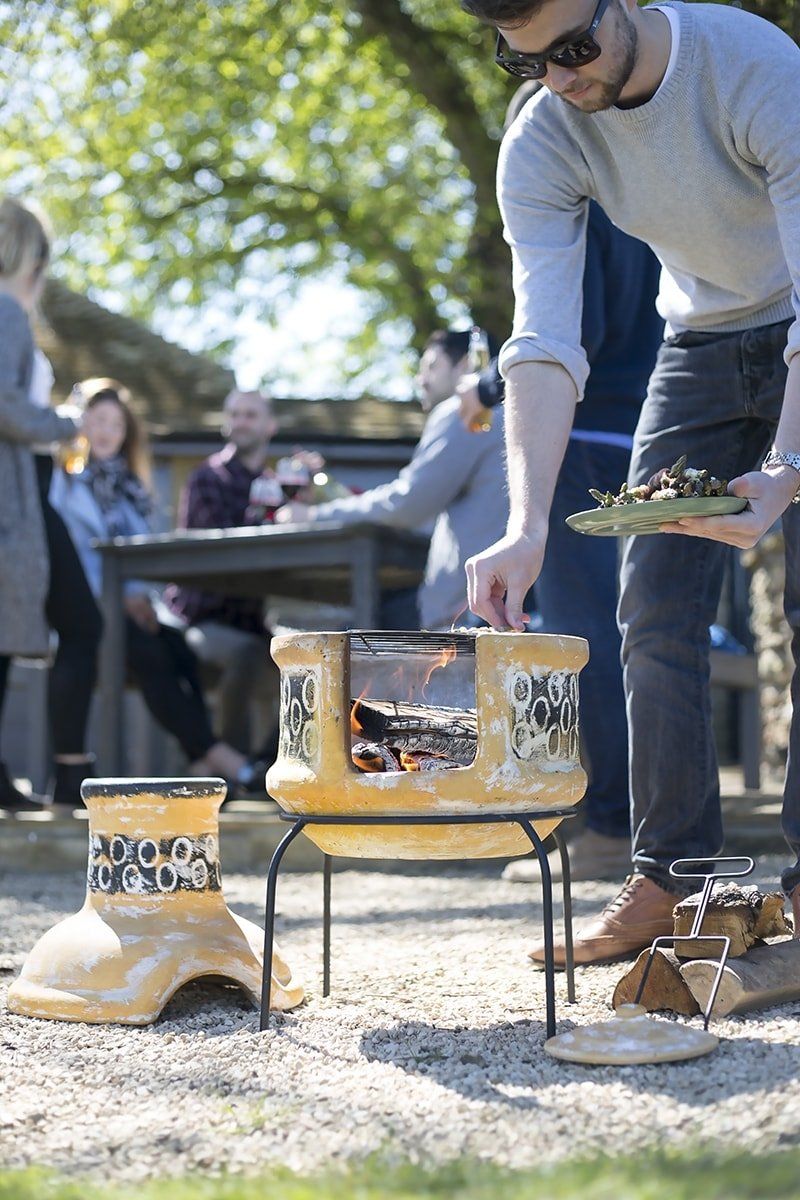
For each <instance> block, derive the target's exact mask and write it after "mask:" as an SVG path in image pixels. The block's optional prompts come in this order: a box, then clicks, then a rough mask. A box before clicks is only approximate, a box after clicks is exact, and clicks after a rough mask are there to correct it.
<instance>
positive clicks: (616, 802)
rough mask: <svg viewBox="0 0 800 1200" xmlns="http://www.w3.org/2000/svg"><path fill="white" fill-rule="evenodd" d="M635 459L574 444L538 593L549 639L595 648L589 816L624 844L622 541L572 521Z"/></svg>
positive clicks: (585, 713)
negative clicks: (572, 638)
mask: <svg viewBox="0 0 800 1200" xmlns="http://www.w3.org/2000/svg"><path fill="white" fill-rule="evenodd" d="M578 417H580V408H579V409H578ZM629 461H630V453H629V451H628V450H626V449H623V448H622V447H619V446H614V445H604V444H599V443H595V442H586V441H578V440H575V439H570V441H569V444H568V446H567V452H566V455H565V457H564V462H563V465H562V467H561V471H560V473H559V476H558V482H557V483H556V488H555V493H554V495H553V506H552V509H551V512H550V525H549V530H548V535H547V549H546V552H545V557H544V566H543V568H542V571H541V574H540V575H539V578H538V579H537V580H536V583H535V585H534V588H533V593H534V603H535V607H536V609H537V611H538V612H539V615H540V616H541V619H542V626H541V629H542V632H543V633H569V634H575V635H576V636H577V637H584V638H586V639H587V640H588V642H589V662H588V664H587V665H586V666H585V667H584V669H583V671H582V672H581V674H580V722H581V742H582V744H583V747H584V749H585V751H586V754H587V757H588V759H589V762H588V771H589V785H588V787H587V790H586V799H585V801H584V812H585V814H586V825H587V827H588V828H590V829H593V830H594V831H595V832H596V833H602V834H605V835H606V836H608V837H619V838H630V832H631V830H630V804H629V799H628V727H627V721H626V717H625V695H624V691H623V686H622V667H621V664H620V636H619V630H618V627H617V618H616V611H617V595H618V578H619V561H618V555H619V543H618V542H617V539H616V538H606V537H586V536H585V535H584V534H580V533H575V532H574V530H572V529H570V528H569V526H568V525H566V524H565V518H566V517H567V516H569V514H570V513H574V512H581V511H583V510H585V509H587V508H593V507H594V504H595V502H594V500H592V498H591V496H590V495H589V492H588V489H589V488H590V487H594V488H599V489H600V490H601V491H607V490H610V491H612V492H617V491H619V488H620V485H621V484H622V481H623V480H624V479H626V478H627V474H628V465H629ZM526 611H529V609H527V608H526Z"/></svg>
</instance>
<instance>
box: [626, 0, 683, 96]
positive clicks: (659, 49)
mask: <svg viewBox="0 0 800 1200" xmlns="http://www.w3.org/2000/svg"><path fill="white" fill-rule="evenodd" d="M633 19H634V20H635V21H636V31H637V34H638V37H639V53H638V55H637V60H636V66H635V68H634V70H633V74H632V75H631V77H630V79H629V80H628V82H627V83H626V85H625V87H624V88H623V90H622V94H621V96H620V98H619V100H618V101H617V107H618V108H637V107H638V106H639V105H640V104H646V103H647V101H648V100H652V98H653V96H655V94H656V92H657V91H658V89H659V87H660V86H661V81H662V80H663V78H664V75H665V74H666V70H667V65H668V63H669V55H670V50H671V49H672V30H671V27H670V23H669V18H668V17H667V16H666V15H665V14H664V13H663V12H658V11H657V10H652V11H648V9H646V8H642V9H636V10H635V12H634V14H633Z"/></svg>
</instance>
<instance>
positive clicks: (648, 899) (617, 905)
mask: <svg viewBox="0 0 800 1200" xmlns="http://www.w3.org/2000/svg"><path fill="white" fill-rule="evenodd" d="M796 890H797V889H796ZM677 902H678V897H677V896H673V895H671V893H670V892H665V891H664V889H663V888H661V887H659V886H658V884H657V883H654V882H653V880H652V879H648V878H647V876H646V875H636V874H634V875H629V876H628V878H627V879H626V880H625V882H624V884H623V885H622V887H621V888H620V890H619V892H618V893H617V895H616V896H615V897H614V899H613V900H612V901H611V902H610V904H607V905H606V906H605V908H604V909H603V911H602V912H601V913H600V915H599V916H597V917H594V918H593V919H592V920H591V921H589V923H588V924H587V925H584V926H583V927H582V928H581V929H579V930H578V931H577V932H576V934H575V943H574V944H575V965H576V966H581V967H585V966H589V965H590V964H591V963H606V962H616V961H617V960H618V959H620V958H628V956H629V955H631V954H634V953H638V952H639V951H640V950H643V949H644V948H645V947H646V946H649V945H650V943H651V942H652V940H653V938H656V937H664V936H668V935H669V934H671V933H672V931H673V925H674V922H673V918H672V910H673V908H674V907H675V905H676V904H677ZM799 903H800V901H799ZM554 955H555V964H556V966H557V967H559V968H561V969H563V967H564V965H565V960H566V952H565V949H564V941H563V939H559V940H557V941H556V943H555V948H554ZM528 957H529V958H530V959H531V961H532V962H534V963H536V965H537V966H543V965H544V943H543V942H538V943H537V944H536V945H535V946H534V948H533V949H532V950H531V951H530V953H529V955H528Z"/></svg>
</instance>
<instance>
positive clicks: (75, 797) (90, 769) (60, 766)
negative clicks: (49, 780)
mask: <svg viewBox="0 0 800 1200" xmlns="http://www.w3.org/2000/svg"><path fill="white" fill-rule="evenodd" d="M92 775H94V755H92V757H91V758H87V759H86V761H85V762H79V763H64V762H56V763H55V773H54V776H53V806H54V807H56V806H57V807H59V808H85V807H86V805H85V804H84V803H83V800H82V798H81V784H82V783H83V781H84V779H90V778H91V777H92Z"/></svg>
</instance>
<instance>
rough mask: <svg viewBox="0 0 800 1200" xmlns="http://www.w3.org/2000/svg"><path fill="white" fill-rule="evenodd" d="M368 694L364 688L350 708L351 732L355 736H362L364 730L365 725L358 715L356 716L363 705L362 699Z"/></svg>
mask: <svg viewBox="0 0 800 1200" xmlns="http://www.w3.org/2000/svg"><path fill="white" fill-rule="evenodd" d="M366 694H367V689H366V688H364V690H363V692H362V693H361V695H360V696H359V697H358V699H357V700H356V702H355V704H354V705H353V707H352V708H351V709H350V732H351V733H352V735H353V737H361V736H362V734H363V732H364V726H363V725H362V724H361V722H360V721H359V719H358V717H357V716H356V713H357V712H358V710H359V708H360V707H361V701H362V700H363V699H364V696H365V695H366Z"/></svg>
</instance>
